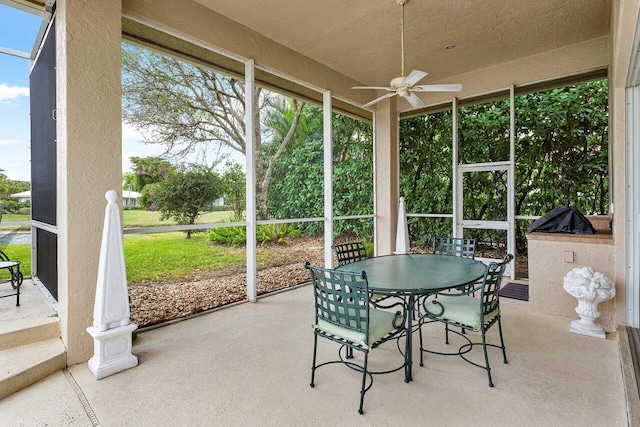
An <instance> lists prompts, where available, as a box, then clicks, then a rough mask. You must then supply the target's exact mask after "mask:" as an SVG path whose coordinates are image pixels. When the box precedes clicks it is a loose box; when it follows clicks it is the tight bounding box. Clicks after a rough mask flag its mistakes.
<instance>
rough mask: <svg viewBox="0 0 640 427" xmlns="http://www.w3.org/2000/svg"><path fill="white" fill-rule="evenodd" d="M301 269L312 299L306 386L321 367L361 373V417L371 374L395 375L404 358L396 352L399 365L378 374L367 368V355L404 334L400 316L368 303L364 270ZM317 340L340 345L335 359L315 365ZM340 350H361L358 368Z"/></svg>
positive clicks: (306, 265)
mask: <svg viewBox="0 0 640 427" xmlns="http://www.w3.org/2000/svg"><path fill="white" fill-rule="evenodd" d="M305 267H306V268H307V269H308V270H309V271H310V273H311V282H312V284H313V292H314V297H315V322H314V324H313V333H314V336H313V364H312V366H311V383H310V386H311V387H314V386H315V374H316V369H318V368H319V367H321V366H325V365H329V364H333V363H343V364H344V365H346V366H347V367H349V368H351V369H354V370H356V371H358V372H362V385H361V389H360V406H359V408H358V412H359V413H360V414H362V413H363V410H362V407H363V403H364V395H365V393H366V392H367V391H368V390H369V389H370V388H371V386H372V385H373V375H374V374H386V373H391V372H395V371H398V370H400V369H402V368H403V367H404V366H405V357H404V355H402V353H400V354H401V355H402V359H403V363H402V365H400V366H399V367H398V368H395V369H391V370H388V371H380V372H371V371H369V369H368V359H369V352H370V351H371V350H373V349H374V348H376V347H378V346H379V345H381V344H382V343H384V342H386V341H388V340H391V339H394V338H397V337H398V336H399V335H400V334H401V333H402V332H403V331H404V315H403V314H402V313H400V312H399V311H398V312H396V313H392V312H389V311H385V310H380V309H377V308H375V307H373V306H372V305H371V304H370V294H369V284H368V281H367V275H366V273H365V272H364V271H363V272H362V273H352V272H343V271H339V270H332V269H325V268H321V267H315V266H312V265H311V264H309V263H308V262H307V263H306V264H305ZM318 337H320V338H326V339H328V340H331V341H334V342H336V343H338V344H340V348H339V350H338V357H339V359H338V360H333V361H329V362H324V363H321V364H317V357H316V356H317V349H318ZM343 348H347V349H351V350H352V351H353V350H357V351H361V352H362V353H363V354H364V361H363V363H362V365H358V364H356V363H354V362H353V361H348V360H345V359H344V358H343V357H342V352H341V351H342V349H343ZM367 378H368V379H369V381H367ZM367 382H368V384H367Z"/></svg>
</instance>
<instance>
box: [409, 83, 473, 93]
mask: <svg viewBox="0 0 640 427" xmlns="http://www.w3.org/2000/svg"><path fill="white" fill-rule="evenodd" d="M410 90H412V91H414V92H460V91H461V90H462V85H461V84H443V85H419V86H414V87H412V88H411V89H410Z"/></svg>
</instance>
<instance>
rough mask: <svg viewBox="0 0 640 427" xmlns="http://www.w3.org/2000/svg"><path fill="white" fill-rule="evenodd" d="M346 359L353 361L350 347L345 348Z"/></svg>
mask: <svg viewBox="0 0 640 427" xmlns="http://www.w3.org/2000/svg"><path fill="white" fill-rule="evenodd" d="M347 359H353V349H352V348H351V347H347Z"/></svg>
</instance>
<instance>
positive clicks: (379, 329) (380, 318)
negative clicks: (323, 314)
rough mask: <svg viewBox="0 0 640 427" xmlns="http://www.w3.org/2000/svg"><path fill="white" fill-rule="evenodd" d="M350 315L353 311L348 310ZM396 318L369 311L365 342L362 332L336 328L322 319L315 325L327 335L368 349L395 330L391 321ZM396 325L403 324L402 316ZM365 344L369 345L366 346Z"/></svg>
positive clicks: (391, 314) (376, 310)
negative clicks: (367, 335) (367, 336)
mask: <svg viewBox="0 0 640 427" xmlns="http://www.w3.org/2000/svg"><path fill="white" fill-rule="evenodd" d="M349 311H350V312H352V313H350V314H354V313H355V310H353V309H349ZM395 317H396V315H395V313H392V312H389V311H385V310H379V309H377V308H370V309H369V340H368V341H366V340H365V334H364V332H358V331H355V330H353V329H348V328H345V327H343V326H338V325H335V324H333V323H330V322H327V321H326V320H324V319H318V324H317V325H315V327H316V328H317V329H320V330H322V331H324V332H326V333H328V334H331V335H335V336H337V337H340V338H342V339H344V340H347V341H351V342H353V343H354V344H358V345H361V346H363V347H369V346H370V345H371V344H373V343H375V342H376V341H378V340H380V339H381V338H383V337H384V336H385V335H387V334H388V333H390V332H392V331H394V330H396V329H397V328H396V327H395V326H394V325H393V319H394V318H395ZM396 323H397V324H398V325H402V324H403V323H404V316H403V315H399V316H398V318H397V320H396ZM367 342H368V343H369V345H367Z"/></svg>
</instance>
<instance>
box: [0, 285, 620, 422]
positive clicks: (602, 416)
mask: <svg viewBox="0 0 640 427" xmlns="http://www.w3.org/2000/svg"><path fill="white" fill-rule="evenodd" d="M501 302H502V310H503V326H504V331H505V340H506V345H507V355H508V357H509V364H506V365H505V364H503V363H502V361H501V357H500V351H499V350H497V349H493V350H491V352H490V359H491V361H492V368H493V369H492V374H493V379H494V383H495V387H494V388H489V387H488V385H487V378H486V373H485V372H484V371H483V370H481V369H479V368H476V367H474V366H472V365H469V364H467V363H466V362H464V361H462V360H460V358H458V357H444V356H434V355H429V356H428V357H427V358H426V362H425V367H420V366H419V365H418V357H419V355H418V353H419V352H418V350H417V348H414V350H415V351H414V372H413V382H411V383H409V384H406V383H405V382H404V381H403V373H402V371H399V372H396V373H392V374H389V375H381V376H376V377H375V378H374V384H373V387H372V388H371V390H369V392H368V393H367V394H366V397H365V404H364V415H359V414H358V413H357V408H358V398H359V387H360V375H359V374H358V373H356V372H354V371H352V370H349V369H347V368H345V367H343V366H341V365H330V366H327V367H323V368H321V369H319V370H318V371H317V373H316V387H315V388H311V387H309V379H310V366H311V355H312V346H313V334H312V332H311V324H312V322H313V308H312V307H313V299H312V292H311V288H310V287H309V286H303V287H300V288H298V289H295V290H292V291H288V292H283V293H280V294H276V295H273V296H270V297H267V298H262V299H260V300H259V302H258V303H257V304H239V305H236V306H233V307H230V308H226V309H222V310H219V311H216V312H214V313H210V314H206V315H203V316H200V317H196V318H193V319H190V320H187V321H184V322H179V323H176V324H173V325H169V326H166V327H162V328H158V329H154V330H149V331H146V332H143V333H140V334H139V335H138V338H137V340H136V341H135V343H134V353H135V354H136V356H138V358H139V361H140V365H139V366H138V367H136V368H133V369H130V370H128V371H125V372H121V373H119V374H116V375H113V376H111V377H107V378H105V379H102V380H100V381H96V380H95V379H94V377H93V376H92V374H91V373H90V372H89V370H88V368H87V364H86V363H84V364H80V365H76V366H72V367H70V368H68V370H65V371H63V372H58V373H55V374H53V375H50V376H49V377H47V378H45V379H44V380H42V381H40V382H39V383H36V384H34V385H33V386H31V387H28V388H27V389H24V390H22V391H20V392H18V393H15V394H14V395H12V396H9V397H7V398H5V399H4V400H2V401H0V425H2V426H44V425H49V426H51V425H53V426H57V425H64V426H76V425H77V426H91V425H105V426H124V425H132V426H134V425H135V426H161V425H162V426H164V425H189V426H193V425H254V426H263V425H278V426H281V425H288V426H306V425H309V426H319V425H378V426H386V425H402V426H421V425H430V426H514V425H518V426H533V425H536V426H538V425H547V426H615V425H620V426H623V425H627V415H626V407H625V396H624V388H623V382H622V375H621V369H620V360H619V351H618V343H617V339H616V336H615V335H614V334H609V335H608V336H607V339H606V340H600V339H596V338H589V337H585V336H579V335H575V334H571V333H570V332H569V319H567V318H561V317H552V316H543V315H535V314H531V313H529V312H528V303H527V302H523V301H517V300H512V299H506V298H503V299H501ZM425 331H426V332H427V337H428V339H429V343H431V344H433V345H434V346H435V345H440V346H442V344H440V342H441V341H442V337H443V335H444V332H443V327H442V326H440V325H428V326H427V327H426V329H425ZM489 335H490V340H491V341H492V342H495V341H496V340H497V335H498V331H497V329H496V330H491V331H490V333H489ZM414 337H415V341H414V342H415V343H416V347H417V335H415V336H414ZM336 350H337V345H336V344H335V343H331V342H328V341H326V340H321V341H320V342H319V360H320V361H323V360H328V359H329V358H331V357H334V356H335V355H336ZM474 351H476V350H474ZM478 351H479V352H480V353H481V350H480V349H478ZM480 353H478V355H480ZM356 357H358V356H356ZM399 363H401V359H400V355H399V353H398V351H397V349H396V347H395V344H394V343H387V344H386V345H385V346H383V347H382V348H379V349H376V350H374V351H373V352H372V353H371V357H370V364H371V368H372V369H376V367H380V368H384V367H391V366H393V365H397V364H399Z"/></svg>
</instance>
